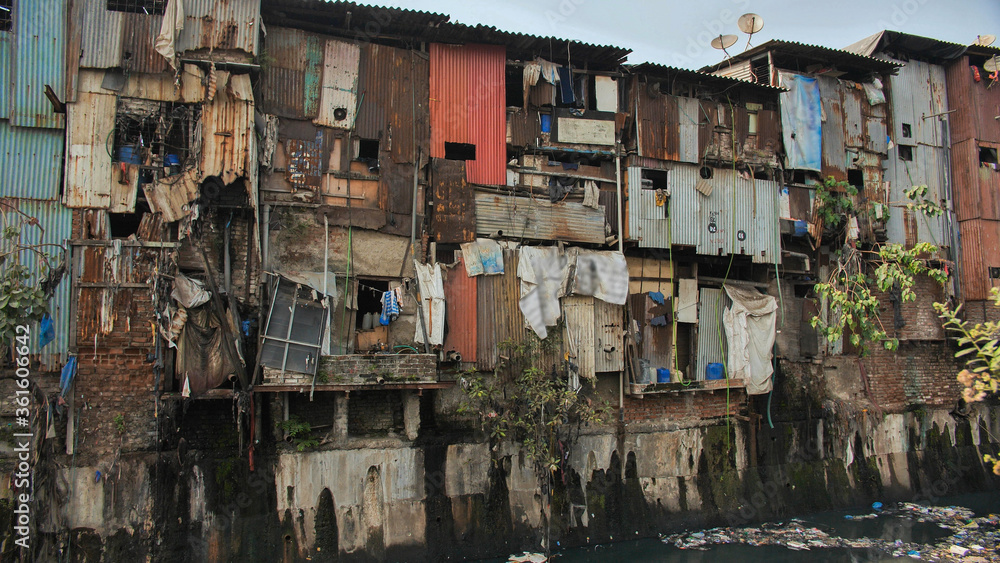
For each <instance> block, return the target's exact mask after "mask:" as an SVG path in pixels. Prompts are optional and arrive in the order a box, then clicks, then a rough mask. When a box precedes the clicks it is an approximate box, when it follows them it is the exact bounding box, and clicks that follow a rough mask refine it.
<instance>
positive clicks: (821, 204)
mask: <svg viewBox="0 0 1000 563" xmlns="http://www.w3.org/2000/svg"><path fill="white" fill-rule="evenodd" d="M856 195H858V189H857V188H855V187H854V186H852V185H850V184H848V183H847V182H838V181H836V180H834V179H833V178H832V177H830V178H827V179H826V180H825V181H824V182H823V183H822V184H820V185H819V186H818V187H817V188H816V200H817V202H818V203H817V205H816V212H817V214H818V215H819V217H820V218H822V219H823V225H824V227H825V228H826V229H836V228H837V227H839V226H842V225H843V224H844V223H846V221H847V218H848V217H850V216H851V215H855V214H856V213H857V210H856V209H855V207H854V200H853V199H852V198H853V196H856Z"/></svg>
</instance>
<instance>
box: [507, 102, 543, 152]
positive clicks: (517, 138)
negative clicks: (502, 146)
mask: <svg viewBox="0 0 1000 563" xmlns="http://www.w3.org/2000/svg"><path fill="white" fill-rule="evenodd" d="M541 136H542V123H541V119H540V118H539V116H538V111H537V110H524V109H521V108H518V109H516V110H514V111H510V112H508V113H507V142H509V143H510V144H511V145H513V146H515V147H526V146H529V145H537V144H539V142H538V141H539V139H540V137H541Z"/></svg>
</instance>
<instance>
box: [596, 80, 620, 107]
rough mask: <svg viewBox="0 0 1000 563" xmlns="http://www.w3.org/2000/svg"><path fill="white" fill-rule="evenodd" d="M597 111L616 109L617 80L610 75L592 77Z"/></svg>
mask: <svg viewBox="0 0 1000 563" xmlns="http://www.w3.org/2000/svg"><path fill="white" fill-rule="evenodd" d="M594 98H595V99H596V100H597V111H614V112H617V111H618V81H617V80H615V79H614V78H611V77H610V76H595V77H594Z"/></svg>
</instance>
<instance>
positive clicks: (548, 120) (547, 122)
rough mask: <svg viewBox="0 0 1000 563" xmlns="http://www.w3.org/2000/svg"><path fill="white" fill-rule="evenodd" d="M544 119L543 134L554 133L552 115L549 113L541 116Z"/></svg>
mask: <svg viewBox="0 0 1000 563" xmlns="http://www.w3.org/2000/svg"><path fill="white" fill-rule="evenodd" d="M541 118H542V133H549V132H551V131H552V115H551V114H548V113H543V114H541Z"/></svg>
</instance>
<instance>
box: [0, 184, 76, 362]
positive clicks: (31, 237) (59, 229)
mask: <svg viewBox="0 0 1000 563" xmlns="http://www.w3.org/2000/svg"><path fill="white" fill-rule="evenodd" d="M5 185H7V184H5ZM3 201H4V205H3V209H0V212H4V211H6V206H7V205H8V204H9V205H14V206H15V207H16V208H17V209H18V210H19V211H20V212H21V213H24V214H25V215H28V216H29V217H35V218H37V219H38V226H37V227H33V226H26V227H25V228H24V229H22V231H21V243H22V244H31V245H37V244H53V245H60V246H62V245H63V243H64V242H65V241H66V240H67V239H69V238H70V237H71V232H72V229H73V212H72V210H70V209H67V208H65V207H63V206H62V205H61V204H60V203H59V202H57V201H38V200H23V199H22V200H17V199H13V198H10V199H4V200H3ZM43 231H44V232H43ZM43 251H44V252H46V253H48V254H49V256H51V257H52V258H54V259H55V260H56V263H57V262H58V260H59V259H60V256H61V254H62V251H61V250H60V249H58V248H57V247H55V246H47V247H45V248H43ZM21 261H22V264H24V265H25V266H27V267H28V269H29V270H30V271H37V270H36V268H38V267H39V266H40V264H39V261H38V256H37V255H36V254H35V253H34V252H23V253H21ZM53 265H55V263H53ZM49 310H50V315H51V316H52V320H53V322H54V324H55V333H56V338H55V340H54V341H53V342H52V343H50V344H48V345H47V346H46V347H45V348H43V349H42V350H41V362H42V364H43V365H45V366H46V369H48V370H56V369H58V368H59V366H60V365H61V364H62V363H63V362H65V361H66V352H67V350H68V348H69V326H70V323H69V316H70V280H69V276H68V275H67V276H65V277H63V279H62V282H61V283H60V284H59V285H58V286H57V287H56V290H55V294H54V295H53V296H52V299H51V300H50V301H49ZM39 333H40V332H39V331H38V330H37V329H36V330H34V331H33V334H36V335H37V334H39ZM37 343H38V341H37V340H33V345H32V346H33V350H37V349H38V348H37Z"/></svg>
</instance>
